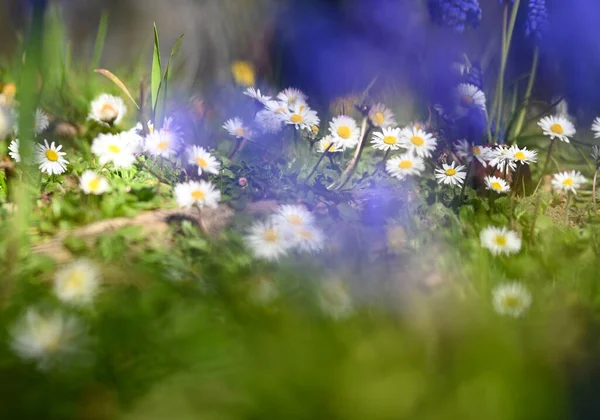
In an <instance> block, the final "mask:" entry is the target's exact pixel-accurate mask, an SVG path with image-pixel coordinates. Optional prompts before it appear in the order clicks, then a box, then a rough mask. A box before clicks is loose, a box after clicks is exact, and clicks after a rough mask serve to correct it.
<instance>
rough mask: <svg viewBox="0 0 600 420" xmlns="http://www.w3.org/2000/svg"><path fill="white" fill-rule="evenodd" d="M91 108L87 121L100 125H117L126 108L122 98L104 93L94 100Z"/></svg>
mask: <svg viewBox="0 0 600 420" xmlns="http://www.w3.org/2000/svg"><path fill="white" fill-rule="evenodd" d="M91 107H92V109H91V111H90V114H89V115H88V119H89V120H94V121H97V122H99V123H100V124H107V125H113V124H119V123H120V122H121V120H122V119H123V117H124V116H125V114H126V113H127V107H126V106H125V102H123V99H122V98H120V97H118V96H112V95H109V94H106V93H104V94H102V95H100V96H98V97H97V98H96V99H94V100H93V101H92V105H91Z"/></svg>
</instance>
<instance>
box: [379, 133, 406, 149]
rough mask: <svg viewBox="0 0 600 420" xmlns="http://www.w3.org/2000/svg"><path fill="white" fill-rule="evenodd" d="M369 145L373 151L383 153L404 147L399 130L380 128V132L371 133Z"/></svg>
mask: <svg viewBox="0 0 600 420" xmlns="http://www.w3.org/2000/svg"><path fill="white" fill-rule="evenodd" d="M371 144H372V145H373V149H376V150H385V151H387V150H398V149H399V148H401V147H405V146H404V144H403V143H402V142H401V137H400V129H399V128H382V129H381V131H377V132H375V133H373V137H372V140H371Z"/></svg>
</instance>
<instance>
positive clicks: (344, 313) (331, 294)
mask: <svg viewBox="0 0 600 420" xmlns="http://www.w3.org/2000/svg"><path fill="white" fill-rule="evenodd" d="M318 302H319V306H320V307H321V310H322V311H323V312H325V313H326V314H327V315H329V316H331V317H332V318H334V319H342V318H346V317H348V316H349V315H350V314H351V313H352V298H351V297H350V294H349V293H348V291H347V290H346V285H345V284H344V283H343V282H341V281H337V280H330V281H327V282H325V283H323V285H322V286H321V290H320V291H319V295H318Z"/></svg>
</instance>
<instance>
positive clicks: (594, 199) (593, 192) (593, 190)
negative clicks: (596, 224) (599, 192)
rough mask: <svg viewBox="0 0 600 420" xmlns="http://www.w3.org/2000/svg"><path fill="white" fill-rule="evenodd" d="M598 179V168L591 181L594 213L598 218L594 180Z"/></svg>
mask: <svg viewBox="0 0 600 420" xmlns="http://www.w3.org/2000/svg"><path fill="white" fill-rule="evenodd" d="M597 180H598V168H596V172H594V180H593V181H592V182H593V183H592V201H593V203H594V215H595V217H596V219H597V218H598V203H597V202H596V181H597Z"/></svg>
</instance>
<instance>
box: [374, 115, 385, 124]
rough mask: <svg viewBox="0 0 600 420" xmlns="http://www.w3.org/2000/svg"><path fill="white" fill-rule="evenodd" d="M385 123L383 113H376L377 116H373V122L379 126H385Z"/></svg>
mask: <svg viewBox="0 0 600 420" xmlns="http://www.w3.org/2000/svg"><path fill="white" fill-rule="evenodd" d="M384 121H385V117H384V116H383V113H382V112H376V113H375V115H373V122H374V123H375V124H377V125H381V124H383V122H384Z"/></svg>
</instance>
